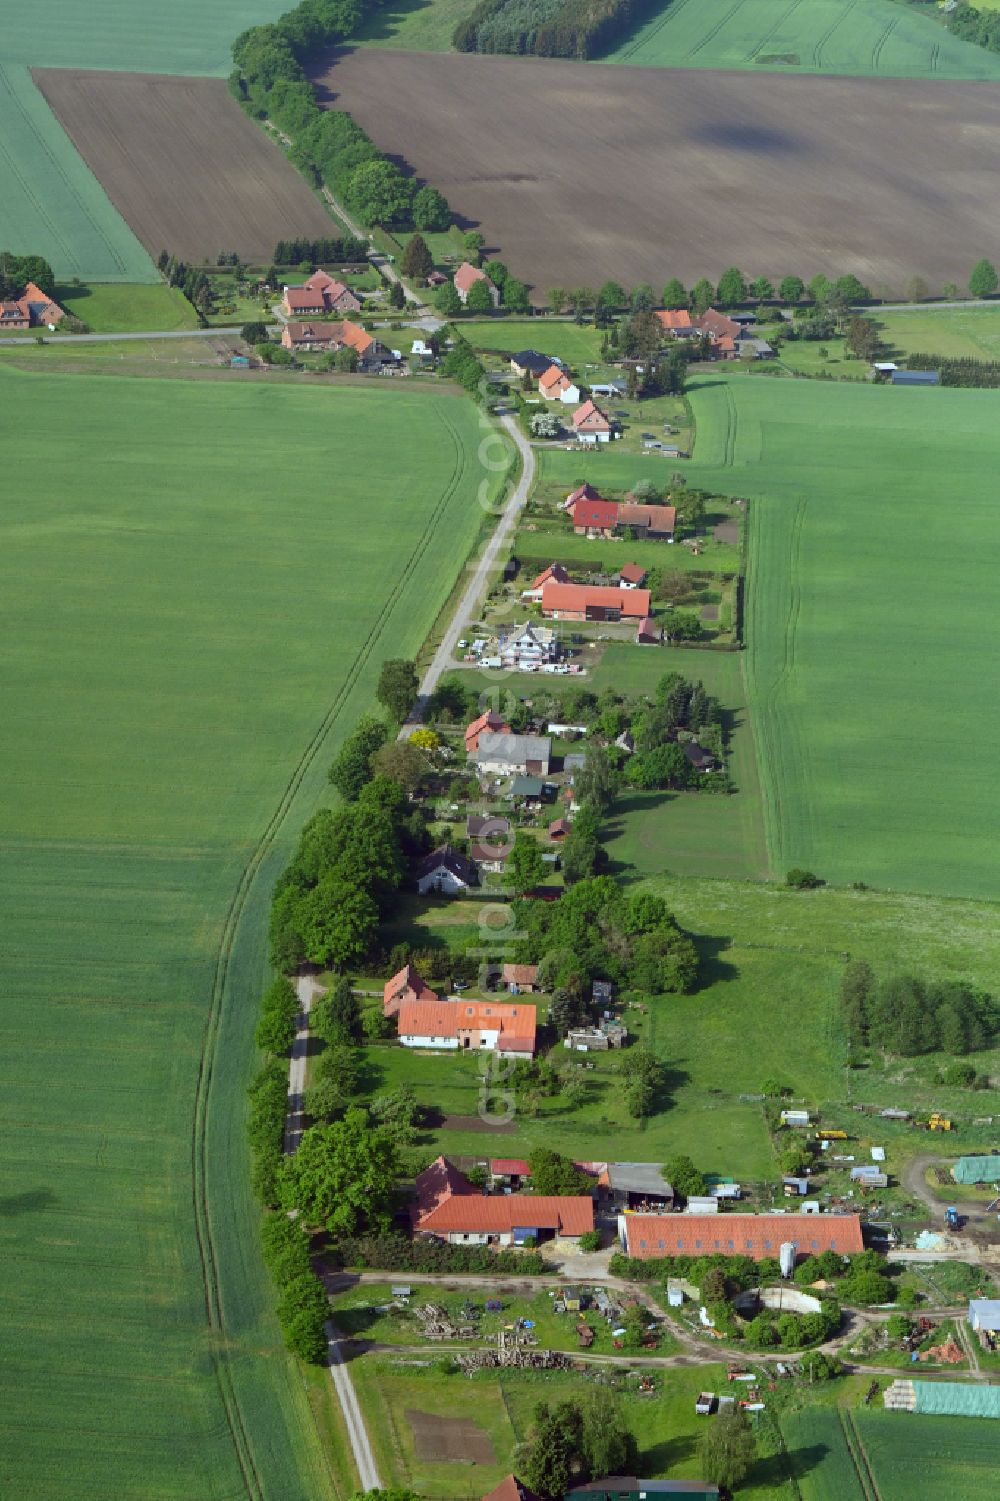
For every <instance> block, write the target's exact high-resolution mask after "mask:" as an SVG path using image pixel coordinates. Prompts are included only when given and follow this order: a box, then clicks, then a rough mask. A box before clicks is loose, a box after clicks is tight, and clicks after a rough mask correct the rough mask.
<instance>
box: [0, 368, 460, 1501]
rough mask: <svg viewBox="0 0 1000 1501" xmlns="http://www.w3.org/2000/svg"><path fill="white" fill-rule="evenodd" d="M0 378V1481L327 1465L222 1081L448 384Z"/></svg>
mask: <svg viewBox="0 0 1000 1501" xmlns="http://www.w3.org/2000/svg"><path fill="white" fill-rule="evenodd" d="M0 407H2V410H3V412H4V417H5V419H6V420H7V422H8V423H9V424H10V425H11V427H12V428H13V430H16V431H17V432H18V434H19V441H18V443H17V445H16V446H14V447H13V448H12V450H11V452H10V454H9V455H8V457H7V471H6V483H7V494H8V504H7V507H6V510H5V516H4V521H3V525H2V538H3V546H2V548H0V599H2V601H3V603H2V607H0V611H2V625H3V632H2V639H3V641H4V643H5V645H4V647H3V648H2V650H0V691H2V696H3V702H4V706H5V713H4V716H3V721H2V725H0V755H2V759H3V765H4V781H3V790H2V792H0V851H2V860H0V907H2V910H3V912H4V919H5V921H4V945H3V955H2V959H0V997H2V999H0V1035H2V1038H3V1048H2V1063H0V1095H2V1099H3V1102H4V1103H3V1117H4V1125H5V1147H4V1154H3V1161H2V1164H0V1258H2V1263H3V1273H2V1275H3V1284H4V1291H5V1338H4V1340H3V1348H2V1352H0V1387H2V1390H3V1393H4V1399H3V1404H2V1407H0V1452H2V1454H3V1460H2V1466H0V1468H2V1473H3V1486H2V1488H3V1490H4V1493H5V1494H10V1495H12V1496H14V1495H16V1496H18V1497H20V1498H22V1501H51V1498H52V1497H53V1496H57V1495H59V1496H62V1495H66V1494H67V1492H68V1491H70V1492H71V1493H72V1495H73V1497H74V1501H107V1498H108V1497H109V1496H112V1495H113V1496H114V1497H116V1498H117V1501H151V1498H156V1501H191V1498H193V1497H199V1498H202V1497H204V1498H208V1497H216V1498H246V1501H264V1498H272V1497H274V1498H277V1497H280V1498H286V1497H287V1498H293V1497H299V1496H303V1497H304V1496H308V1497H310V1498H317V1501H318V1498H321V1497H327V1496H333V1495H338V1494H340V1492H339V1491H338V1488H337V1486H336V1484H335V1482H334V1479H333V1477H332V1474H331V1468H332V1467H333V1466H335V1465H336V1464H337V1462H338V1461H337V1457H336V1455H335V1453H332V1452H331V1450H330V1449H329V1448H328V1447H321V1446H320V1443H319V1440H318V1437H317V1430H316V1427H315V1425H314V1423H313V1421H312V1417H311V1414H310V1411H309V1395H308V1390H307V1388H306V1387H305V1386H304V1385H303V1382H302V1380H301V1377H300V1375H299V1372H298V1370H297V1368H296V1367H294V1366H293V1365H292V1364H291V1362H290V1361H289V1360H288V1358H287V1357H286V1356H285V1354H284V1352H283V1350H282V1348H281V1345H280V1340H279V1338H278V1333H277V1328H276V1325H275V1320H274V1315H273V1291H272V1289H271V1287H270V1286H269V1284H268V1281H267V1279H266V1277H265V1274H264V1272H263V1269H262V1266H261V1264H260V1261H259V1256H258V1251H257V1222H258V1211H257V1209H256V1206H255V1205H254V1203H253V1202H252V1200H251V1199H250V1197H249V1189H248V1164H247V1161H246V1152H245V1143H244V1136H243V1115H244V1088H245V1084H246V1081H247V1078H248V1076H249V1073H250V1071H251V1069H252V1068H253V1067H254V1066H255V1061H256V1060H255V1052H254V1047H253V1027H254V1021H255V1016H256V1010H257V997H258V995H259V990H260V987H261V984H262V982H263V976H264V963H263V944H264V935H265V933H266V927H267V911H268V902H269V895H270V888H271V885H272V883H273V881H274V879H275V877H276V875H277V873H278V872H279V870H280V869H281V867H282V865H283V863H284V861H285V859H286V858H287V853H288V850H289V847H290V845H291V843H292V841H293V840H294V839H295V838H296V837H297V835H298V830H299V828H300V827H301V825H302V823H303V822H304V820H305V819H306V817H307V816H308V815H309V813H310V812H311V811H312V809H313V808H314V807H315V805H316V802H317V800H318V799H319V798H320V797H322V796H323V794H324V791H325V788H326V782H325V773H326V766H327V764H328V762H329V759H330V757H331V754H332V751H333V749H334V747H335V745H336V744H337V742H338V740H339V738H340V737H341V736H342V735H343V734H344V733H345V732H346V731H347V730H349V728H350V727H351V725H352V723H353V721H354V719H355V717H356V716H357V714H358V713H359V712H361V711H362V710H363V709H367V708H368V707H369V705H370V702H371V697H372V692H373V688H374V683H375V680H376V677H377V673H378V669H379V665H380V662H381V660H382V658H383V657H384V656H387V655H400V654H405V653H407V652H411V651H413V650H414V649H415V648H416V647H417V646H418V645H419V644H420V642H421V641H422V639H423V637H424V636H425V634H426V632H427V630H428V629H429V627H430V625H431V623H432V621H433V619H434V616H435V614H436V612H437V611H438V609H440V607H441V605H442V604H443V602H444V600H445V598H446V597H447V595H448V592H449V589H450V588H451V586H452V583H453V582H454V578H455V576H456V573H457V571H458V568H459V566H460V564H461V561H462V559H463V557H464V556H465V551H466V549H467V548H468V547H469V546H470V544H471V543H472V541H473V539H474V537H475V535H476V532H477V529H478V526H479V518H480V516H481V514H482V513H481V512H480V510H479V507H478V506H477V504H476V500H475V494H476V486H477V484H478V479H479V473H480V471H479V469H478V466H476V465H475V463H474V457H473V456H474V454H475V451H476V446H477V444H478V442H479V437H480V429H479V427H478V423H477V418H476V412H475V408H474V407H473V405H472V403H471V402H467V401H465V400H464V399H462V398H459V397H457V396H451V395H448V394H446V393H440V394H438V393H433V394H429V393H413V394H411V393H409V392H405V391H401V390H397V389H395V388H394V389H393V390H392V391H391V392H390V391H388V390H382V389H381V388H379V389H374V388H372V387H368V388H365V387H363V386H361V385H356V386H355V385H351V386H345V387H344V389H343V390H341V391H338V392H336V394H334V393H333V392H331V391H330V390H329V389H328V388H325V387H324V388H320V389H316V390H310V389H303V388H301V387H291V388H289V387H280V386H279V387H276V388H273V389H272V388H271V387H268V386H263V385H256V386H252V387H251V386H246V385H243V384H242V383H240V382H239V380H232V381H222V382H216V383H205V382H187V381H179V380H131V379H129V378H128V377H127V376H121V377H118V378H116V379H113V380H111V379H108V378H106V377H103V376H76V375H50V374H46V373H43V372H41V371H38V372H36V373H33V374H23V373H20V372H19V371H16V370H11V369H8V368H3V369H0ZM54 434H58V442H54V441H53V435H54ZM400 452H405V453H406V454H407V464H406V466H405V469H404V468H401V467H400V465H399V463H398V454H399V453H400ZM289 454H294V456H295V457H294V465H292V466H290V464H289ZM333 456H335V458H334V457H333ZM359 516H360V518H361V519H360V520H359ZM340 1478H341V1482H342V1484H343V1488H344V1489H346V1492H347V1494H350V1491H351V1489H352V1485H351V1482H350V1479H349V1477H348V1474H347V1469H346V1468H344V1469H343V1471H342V1473H341V1477H340Z"/></svg>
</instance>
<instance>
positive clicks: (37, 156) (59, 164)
mask: <svg viewBox="0 0 1000 1501" xmlns="http://www.w3.org/2000/svg"><path fill="white" fill-rule="evenodd" d="M71 9H72V8H71V7H69V6H67V7H66V12H67V15H69V14H70V12H71ZM87 10H88V11H89V7H87ZM76 13H78V14H79V15H80V18H81V20H83V19H84V11H83V10H79V11H78V12H76ZM25 14H31V15H34V14H35V12H25V11H22V12H21V15H22V16H23V15H25ZM7 19H9V18H7ZM5 26H6V20H5ZM4 55H5V59H6V61H5V64H4V65H3V66H2V67H0V140H2V141H3V151H2V152H0V205H2V213H3V234H2V240H3V248H4V249H7V250H14V251H17V252H20V253H22V254H23V253H26V252H28V251H34V252H37V253H38V254H39V255H44V256H45V257H46V259H47V260H48V261H49V263H50V264H51V266H52V269H53V270H54V271H55V273H56V276H58V277H62V278H64V279H65V280H67V281H68V280H69V279H70V278H71V277H74V276H78V277H80V278H86V277H100V278H101V279H103V280H107V281H125V282H153V281H156V279H157V276H156V268H155V266H154V265H153V263H152V261H151V260H150V259H149V256H148V255H147V254H146V252H145V250H144V249H143V247H142V246H141V245H140V243H139V241H138V240H137V239H136V237H135V235H134V234H133V233H132V231H131V230H130V229H129V227H128V225H127V224H126V223H125V220H124V219H123V218H122V217H121V215H120V214H119V213H118V210H117V209H116V208H115V207H114V205H113V204H112V202H111V200H110V198H108V196H107V194H106V193H105V192H104V189H103V188H102V187H101V185H100V183H99V182H98V181H97V179H96V177H94V176H93V175H92V173H91V172H90V169H89V168H88V167H87V165H86V163H85V162H84V160H83V158H82V157H81V156H80V155H79V153H78V152H77V150H76V148H75V147H74V145H73V144H72V142H71V141H70V139H69V137H68V136H67V135H66V134H65V132H64V131H63V129H62V127H61V126H60V124H59V122H58V121H57V119H56V117H55V115H53V113H52V111H51V110H50V109H49V107H48V105H47V104H46V102H45V100H44V99H43V98H42V96H41V94H40V93H39V92H38V90H37V89H36V87H35V85H34V83H33V82H32V80H31V75H30V74H29V72H28V69H27V68H26V67H21V66H18V65H17V64H16V63H15V62H12V61H10V58H11V53H10V52H9V51H8V50H7V48H6V46H5V49H4ZM27 60H28V61H33V62H35V61H38V60H39V59H37V58H29V59H27Z"/></svg>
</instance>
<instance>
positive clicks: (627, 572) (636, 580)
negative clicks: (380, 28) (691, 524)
mask: <svg viewBox="0 0 1000 1501" xmlns="http://www.w3.org/2000/svg"><path fill="white" fill-rule="evenodd" d="M670 509H671V510H672V509H673V507H671V508H670ZM675 514H676V512H675ZM620 574H621V577H622V578H623V579H628V581H629V583H630V584H641V583H642V581H643V579H644V578H645V577H646V570H645V568H643V567H641V566H640V565H639V564H638V563H626V564H625V566H624V567H623V568H622V569H621V570H620Z"/></svg>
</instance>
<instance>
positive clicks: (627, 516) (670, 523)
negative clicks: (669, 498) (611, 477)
mask: <svg viewBox="0 0 1000 1501" xmlns="http://www.w3.org/2000/svg"><path fill="white" fill-rule="evenodd" d="M618 525H619V526H645V527H648V528H649V530H650V531H654V532H672V531H674V529H675V528H676V526H677V507H676V506H635V505H620V506H619V507H618ZM632 567H635V564H632Z"/></svg>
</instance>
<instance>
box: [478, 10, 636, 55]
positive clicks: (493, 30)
mask: <svg viewBox="0 0 1000 1501" xmlns="http://www.w3.org/2000/svg"><path fill="white" fill-rule="evenodd" d="M650 8H651V4H650V0H480V4H479V5H477V6H476V8H475V10H474V11H473V12H472V14H471V15H470V16H468V17H467V18H466V19H465V20H463V21H460V22H459V24H458V26H456V28H455V31H454V33H453V35H452V44H453V46H454V47H455V48H456V49H457V50H458V51H459V52H505V53H516V54H518V55H521V56H524V55H530V56H533V57H572V58H577V59H579V60H580V61H586V60H587V59H588V58H593V57H599V56H600V55H601V54H603V53H605V52H609V51H610V50H611V49H612V48H613V47H615V46H617V44H618V43H619V42H620V41H622V40H623V38H624V37H625V36H627V35H628V33H629V32H630V31H631V30H632V28H633V27H634V26H635V25H636V23H637V22H638V21H640V20H641V19H642V18H643V17H644V16H645V14H646V12H647V11H648V10H649V9H650Z"/></svg>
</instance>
